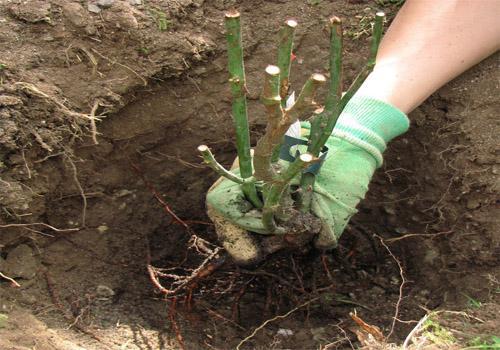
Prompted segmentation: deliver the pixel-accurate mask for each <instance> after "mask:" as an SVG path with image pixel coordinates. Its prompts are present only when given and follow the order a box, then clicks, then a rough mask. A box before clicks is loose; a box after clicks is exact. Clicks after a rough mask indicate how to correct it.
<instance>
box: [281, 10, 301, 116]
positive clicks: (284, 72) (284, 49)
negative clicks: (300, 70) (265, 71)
mask: <svg viewBox="0 0 500 350" xmlns="http://www.w3.org/2000/svg"><path fill="white" fill-rule="evenodd" d="M295 27H297V22H296V21H295V20H293V19H289V20H287V21H285V25H284V26H283V28H281V30H280V34H279V40H280V42H279V48H278V68H279V69H280V72H281V76H280V96H281V105H282V106H283V108H285V106H286V97H287V95H288V90H289V88H290V82H289V81H290V65H291V63H292V49H293V36H294V33H295Z"/></svg>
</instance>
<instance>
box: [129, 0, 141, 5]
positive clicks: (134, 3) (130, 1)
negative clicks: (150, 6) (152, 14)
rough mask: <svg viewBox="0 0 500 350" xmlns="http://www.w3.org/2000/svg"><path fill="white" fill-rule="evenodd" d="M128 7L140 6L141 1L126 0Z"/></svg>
mask: <svg viewBox="0 0 500 350" xmlns="http://www.w3.org/2000/svg"><path fill="white" fill-rule="evenodd" d="M128 3H129V4H130V5H142V0H128Z"/></svg>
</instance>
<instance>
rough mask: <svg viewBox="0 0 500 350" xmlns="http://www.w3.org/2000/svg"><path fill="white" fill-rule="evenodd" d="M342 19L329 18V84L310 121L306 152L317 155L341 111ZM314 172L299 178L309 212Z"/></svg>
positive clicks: (306, 208) (305, 207)
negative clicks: (316, 111)
mask: <svg viewBox="0 0 500 350" xmlns="http://www.w3.org/2000/svg"><path fill="white" fill-rule="evenodd" d="M341 97H342V21H341V20H340V18H338V17H332V18H330V86H329V91H328V95H327V98H326V103H325V107H324V110H323V111H322V112H321V113H319V114H317V115H316V117H315V118H314V120H313V122H312V123H311V134H310V136H309V142H310V143H309V146H308V149H307V150H308V152H309V153H311V154H312V155H313V156H315V157H317V156H318V155H319V153H320V152H321V149H322V148H323V146H324V145H325V143H326V141H327V140H328V137H329V136H330V135H331V133H332V131H333V128H334V127H335V124H336V123H337V120H338V118H339V116H340V112H341V111H342V110H341V108H340V101H341ZM314 182H315V177H314V174H309V173H308V174H305V176H303V177H302V179H301V190H302V197H301V199H300V205H299V206H300V208H301V210H302V211H303V212H309V211H310V208H311V199H312V191H311V189H312V188H313V187H314Z"/></svg>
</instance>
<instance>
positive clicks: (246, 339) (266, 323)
mask: <svg viewBox="0 0 500 350" xmlns="http://www.w3.org/2000/svg"><path fill="white" fill-rule="evenodd" d="M319 298H320V297H316V298H313V299H311V300H308V301H306V302H305V303H302V304H300V305H299V306H296V307H294V308H293V309H291V310H290V311H288V312H287V313H286V314H284V315H278V316H275V317H273V318H270V319H268V320H266V321H265V322H264V323H262V324H261V325H260V326H259V327H257V328H255V329H254V330H253V332H252V333H251V334H250V335H249V336H248V337H246V338H244V339H243V340H242V341H240V342H239V343H238V345H237V346H236V350H240V349H241V346H242V345H243V344H245V343H246V342H247V341H249V340H250V339H252V338H253V337H254V336H255V335H256V334H257V332H259V331H260V330H261V329H263V328H264V327H265V326H267V325H268V324H269V323H271V322H274V321H276V320H281V319H284V318H287V317H288V316H290V315H291V314H293V313H294V312H295V311H297V310H299V309H301V308H303V307H304V306H307V305H309V304H311V303H312V302H315V301H316V300H318V299H319Z"/></svg>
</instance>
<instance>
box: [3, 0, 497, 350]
mask: <svg viewBox="0 0 500 350" xmlns="http://www.w3.org/2000/svg"><path fill="white" fill-rule="evenodd" d="M108 2H109V4H110V5H109V6H108V5H106V4H104V3H105V2H101V1H58V0H51V1H38V0H31V1H10V2H8V3H4V4H1V5H0V18H1V20H2V24H3V25H2V27H1V28H0V43H2V45H4V47H5V48H7V49H4V50H2V55H3V56H2V57H1V58H0V67H1V68H0V80H1V85H0V203H1V212H0V231H1V235H0V271H1V272H2V273H3V274H5V275H6V276H9V277H12V278H14V279H15V280H16V281H17V283H19V284H20V287H18V288H13V287H12V283H11V282H10V281H8V280H6V279H4V278H3V277H2V279H0V296H1V297H0V317H1V318H0V347H1V348H10V347H14V346H16V347H17V348H19V349H24V348H32V347H33V346H37V347H38V348H41V349H77V348H78V346H80V347H81V348H85V349H103V348H105V349H107V348H109V349H114V348H116V349H118V348H122V349H142V348H152V349H163V348H169V347H170V348H178V347H180V345H179V344H182V343H183V344H184V346H185V348H188V349H198V348H216V349H229V348H234V347H235V346H236V345H237V344H238V343H239V342H240V341H241V340H242V339H244V338H245V337H246V336H248V335H249V334H251V333H252V331H253V330H254V329H255V328H256V327H258V326H259V325H261V324H262V322H264V321H265V320H267V319H271V318H273V317H275V316H277V315H284V314H286V313H287V312H288V311H290V310H295V311H294V312H292V313H291V314H290V315H288V316H287V317H283V318H278V319H276V321H274V322H271V323H270V324H268V325H266V326H265V327H263V328H262V329H261V330H260V331H259V332H257V333H256V335H255V336H254V337H252V338H251V339H249V340H248V341H247V342H246V343H245V344H244V345H245V346H247V348H259V347H260V348H273V347H274V348H293V349H304V348H317V347H319V346H325V345H326V344H331V343H334V344H333V345H331V347H330V348H335V347H337V348H339V349H341V348H346V347H347V348H349V346H350V345H349V344H350V343H349V342H352V343H354V342H356V339H357V337H356V335H355V333H353V330H354V329H355V324H354V322H353V321H352V320H351V317H350V316H349V313H350V312H353V309H356V311H357V315H358V316H359V317H361V318H362V320H364V321H365V322H367V323H369V324H371V325H376V326H378V327H380V328H381V332H382V333H383V334H384V335H388V334H389V333H392V337H391V338H390V339H389V341H393V342H401V341H402V340H404V338H405V337H406V335H407V334H408V333H409V331H410V330H411V329H412V328H413V327H414V326H415V325H416V321H418V320H419V319H420V318H421V317H422V316H423V315H424V314H425V313H426V311H425V310H424V309H435V308H446V309H450V310H463V309H464V308H466V307H467V303H469V302H470V298H472V299H473V300H477V301H481V302H483V303H485V302H489V304H488V305H489V306H488V308H487V309H485V310H486V311H485V315H484V316H483V317H485V318H488V320H491V319H492V318H491V317H490V316H491V315H492V309H494V310H498V304H497V303H498V275H499V270H498V269H499V268H498V266H499V264H498V256H499V254H498V253H499V235H498V232H500V231H499V221H498V217H500V215H499V213H498V205H497V204H498V202H497V198H498V193H499V189H500V188H499V186H498V170H499V157H498V155H499V154H498V152H499V150H498V146H497V141H496V136H497V135H498V133H499V124H498V120H497V118H496V111H497V110H498V104H499V102H498V97H497V93H496V92H497V89H498V82H497V81H496V79H495V74H494V73H495V72H496V61H495V60H496V59H498V55H496V56H495V57H492V58H490V59H488V60H486V61H485V62H483V63H482V64H480V65H479V66H477V67H475V68H474V69H472V70H471V71H469V72H467V73H466V74H464V75H463V76H462V77H460V78H458V79H457V80H455V81H453V82H452V83H450V84H448V85H447V86H446V87H444V88H443V89H441V90H440V91H438V92H437V93H436V94H434V95H433V96H432V97H431V98H430V99H428V101H426V102H425V103H424V104H423V105H422V106H421V107H419V108H418V109H417V110H416V111H415V112H413V113H412V114H411V115H410V119H411V120H412V127H411V130H410V131H409V132H408V133H407V134H406V135H404V136H402V137H401V138H399V139H398V140H396V141H394V142H393V143H392V144H391V147H390V149H389V150H388V151H387V152H386V154H385V163H384V166H383V168H382V169H379V171H378V173H377V174H376V177H375V179H374V181H373V183H372V185H371V188H370V192H369V194H368V196H367V199H366V200H365V201H364V202H363V203H362V204H361V206H360V208H359V209H360V212H359V213H358V214H357V215H356V216H355V218H354V219H353V221H352V223H351V225H350V226H349V228H348V230H347V232H346V233H345V234H344V235H343V236H342V239H341V241H340V246H339V248H338V250H337V251H335V252H333V254H328V255H324V256H321V255H319V254H318V253H317V252H314V251H311V252H310V253H309V254H305V255H304V254H300V253H296V252H295V253H282V254H278V255H276V256H273V257H272V258H271V259H268V260H266V261H265V262H264V263H262V264H261V265H259V266H258V267H256V269H253V270H245V269H240V268H237V267H236V266H234V265H233V264H232V263H231V262H230V261H226V262H224V264H221V266H220V267H219V269H218V270H217V271H216V272H214V273H213V274H211V275H209V276H207V277H206V278H204V279H200V280H199V281H197V283H196V284H192V285H190V287H191V288H190V291H191V292H190V293H188V294H181V295H179V296H178V297H177V298H176V299H169V300H168V301H166V300H164V298H163V297H162V296H161V295H160V294H158V293H155V288H154V286H153V285H152V283H151V280H150V278H149V276H148V273H147V269H146V265H147V263H148V262H150V263H151V264H152V265H153V266H154V267H156V268H167V269H168V268H173V267H178V268H176V269H174V270H171V271H169V270H161V271H163V272H164V273H167V274H168V273H176V274H180V273H186V274H189V273H191V272H192V271H191V270H190V269H193V268H195V267H196V266H198V264H199V263H200V262H201V261H202V260H203V259H204V257H203V256H202V255H200V253H198V252H197V251H196V249H194V248H193V247H194V246H193V245H192V243H193V241H192V237H193V233H195V234H196V235H197V236H198V237H201V238H203V239H205V240H206V241H208V242H211V243H212V244H216V238H215V233H214V229H213V226H212V225H211V223H210V222H208V219H207V216H206V214H205V206H204V198H205V195H204V194H205V192H206V190H207V189H208V187H209V186H210V185H211V184H212V183H213V181H214V180H215V175H214V174H212V172H211V171H210V169H207V168H205V167H203V166H202V165H201V164H200V159H198V156H197V153H196V146H197V145H199V144H201V143H203V144H208V145H210V146H211V147H213V148H214V152H217V154H218V155H219V159H220V161H221V162H222V163H225V164H230V162H231V160H232V158H233V155H234V141H233V140H232V137H231V135H233V134H232V132H231V130H232V121H231V118H230V95H229V91H228V89H227V81H226V80H227V74H226V71H225V66H226V59H225V56H224V54H223V51H224V44H223V43H224V39H223V26H222V18H223V13H224V11H225V10H227V9H229V8H233V7H238V8H240V9H241V11H242V15H243V21H244V40H245V43H246V58H247V60H246V69H247V75H248V88H249V91H250V104H249V105H250V110H251V111H252V113H251V120H250V122H251V125H252V127H253V129H252V137H253V138H254V139H255V138H256V137H257V136H258V135H260V134H261V133H262V131H263V126H264V125H265V119H264V118H263V113H262V111H261V110H260V107H259V106H258V99H257V96H258V92H259V91H260V86H259V83H260V79H261V76H262V73H261V72H262V71H263V69H264V67H265V66H266V65H267V64H268V63H269V62H274V60H275V51H276V50H275V43H276V40H274V39H275V38H276V35H275V33H276V29H277V28H278V27H279V24H280V22H281V21H282V20H283V19H285V18H288V17H295V18H297V19H298V20H299V23H300V27H299V29H298V33H297V44H296V52H295V54H296V55H297V59H296V61H295V63H294V66H293V67H292V79H293V81H292V83H293V86H301V83H303V82H304V81H305V79H306V78H307V76H308V75H309V74H310V73H311V72H313V71H319V72H324V71H325V69H326V67H325V64H326V62H327V56H328V50H327V41H328V40H327V38H326V34H325V33H324V31H323V29H324V24H325V23H326V19H327V18H328V17H329V16H330V15H331V14H332V13H335V14H337V15H338V16H340V17H342V18H345V19H346V29H347V32H348V33H349V36H350V37H349V38H347V39H346V40H345V41H346V45H347V47H346V55H347V57H346V60H345V61H346V62H348V65H347V67H346V68H345V73H346V75H347V77H348V78H351V79H352V77H353V75H354V74H355V73H356V72H357V71H358V70H359V67H360V65H361V64H362V63H363V59H364V57H366V53H367V51H368V41H367V39H368V38H367V37H366V34H364V32H365V31H366V28H365V26H366V22H367V21H366V18H367V17H368V16H369V15H368V13H372V12H374V10H375V8H372V9H369V10H370V11H366V10H365V9H366V7H371V6H372V5H373V4H372V3H368V2H363V1H356V2H354V1H351V2H336V3H334V4H332V3H330V2H316V1H315V2H313V1H311V2H303V1H287V2H282V1H255V2H254V1H252V2H251V3H249V2H235V1H222V0H221V1H213V2H212V1H211V2H204V1H202V0H178V1H166V0H164V1H161V0H157V1H128V0H127V1H125V0H115V1H107V2H106V3H108ZM99 4H100V5H99ZM387 6H388V7H386V8H385V10H386V11H387V12H388V13H389V15H390V16H389V17H391V16H392V15H394V14H395V12H396V11H397V8H396V7H391V5H387ZM96 12H98V13H96ZM99 119H100V120H101V121H99ZM96 141H97V142H96ZM158 198H160V199H163V200H164V201H165V202H166V203H167V204H168V205H169V208H168V210H173V211H174V212H175V213H176V215H178V216H179V217H180V218H181V219H182V220H183V222H185V223H187V224H188V225H189V230H186V228H185V227H183V225H182V224H179V222H178V221H176V220H172V217H171V216H170V215H167V213H166V208H165V206H164V205H162V204H161V203H160V202H159V201H158ZM168 210H167V211H168ZM382 242H383V243H384V244H382ZM190 247H191V248H190ZM169 281H170V282H172V281H171V280H168V279H162V280H161V282H162V283H165V284H166V283H167V282H169ZM495 281H497V282H495ZM495 283H496V284H495ZM495 291H496V292H495ZM301 305H303V306H302V307H299V306H301ZM422 306H423V308H422ZM297 307H299V308H297ZM295 308H297V309H295ZM478 310H479V311H477V312H479V313H481V310H482V309H481V308H479V309H478ZM396 312H397V321H396V322H394V316H395V315H396ZM488 315H490V316H488ZM475 316H476V317H478V318H481V317H482V316H481V315H480V314H475ZM493 318H494V317H493ZM403 321H404V322H403ZM407 321H408V322H407ZM488 322H490V321H488ZM491 322H494V321H491ZM453 327H454V328H456V327H457V326H456V324H453ZM464 327H467V325H465V326H464ZM474 327H476V325H474ZM478 327H480V325H478ZM488 327H489V328H488V329H487V330H485V332H489V331H490V330H491V329H494V328H491V324H490V323H488ZM464 329H465V330H464V332H465V333H467V330H466V328H464ZM478 332H479V331H478V330H477V329H476V328H474V334H478ZM464 341H465V340H464Z"/></svg>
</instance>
